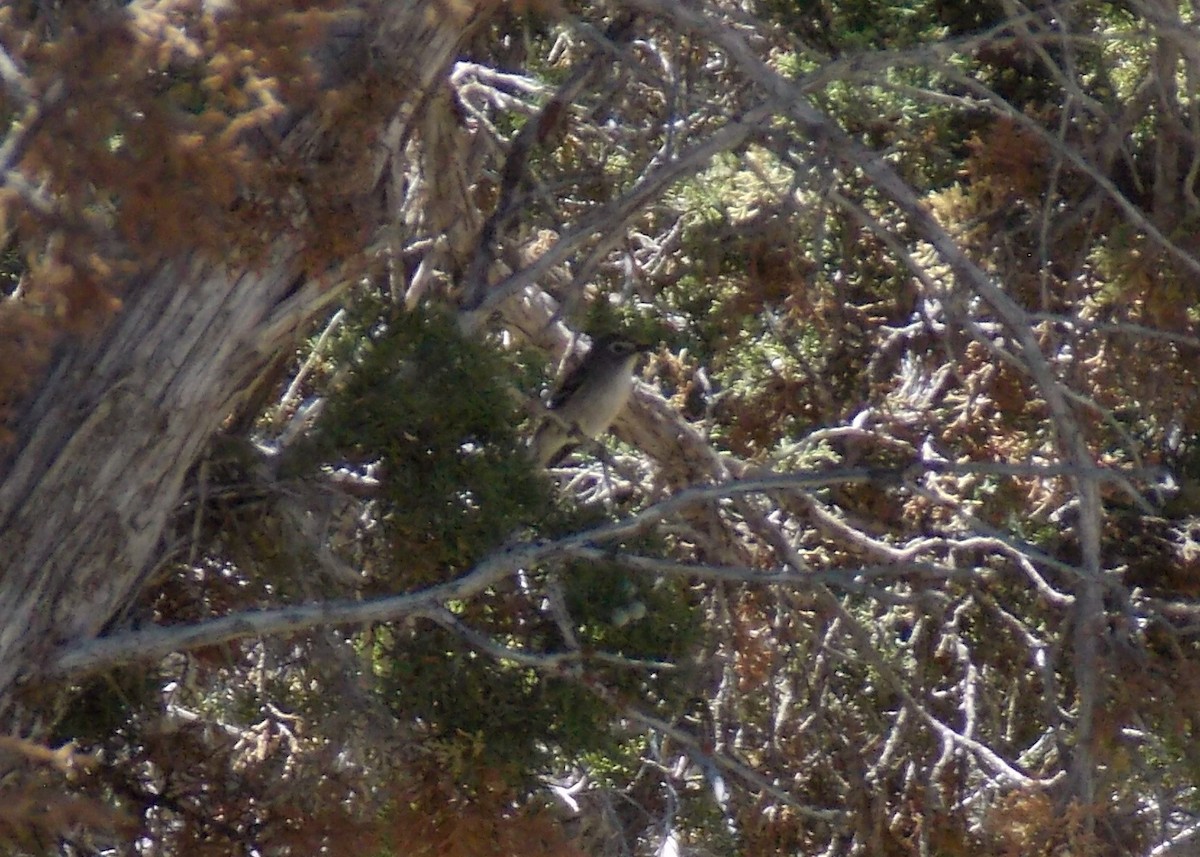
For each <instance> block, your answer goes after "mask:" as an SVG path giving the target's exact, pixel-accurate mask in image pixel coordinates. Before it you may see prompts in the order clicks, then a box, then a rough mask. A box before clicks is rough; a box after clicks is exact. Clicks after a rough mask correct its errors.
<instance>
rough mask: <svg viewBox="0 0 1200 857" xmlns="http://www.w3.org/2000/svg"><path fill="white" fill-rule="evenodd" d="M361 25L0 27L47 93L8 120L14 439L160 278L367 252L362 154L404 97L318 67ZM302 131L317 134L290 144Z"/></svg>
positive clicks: (234, 14)
mask: <svg viewBox="0 0 1200 857" xmlns="http://www.w3.org/2000/svg"><path fill="white" fill-rule="evenodd" d="M347 14H352V13H349V12H346V11H345V9H344V4H341V3H335V2H306V0H291V2H287V3H277V2H274V1H273V0H252V2H248V3H236V4H228V5H227V6H226V7H223V8H222V9H221V10H220V11H219V12H213V11H211V9H210V8H207V4H202V3H199V2H178V3H169V4H168V3H164V4H158V5H154V6H150V5H140V4H139V5H132V6H126V7H122V8H107V7H105V6H103V5H102V4H86V5H80V4H68V5H66V6H65V7H63V9H62V11H61V14H58V15H55V14H52V13H50V12H47V11H45V9H44V8H43V7H40V6H39V7H37V9H36V10H34V11H30V10H24V11H22V10H20V9H19V8H18V7H15V6H10V7H7V8H4V9H2V10H0V46H2V47H3V48H4V49H5V50H6V51H7V52H8V53H9V55H10V56H11V57H12V58H13V60H14V61H15V62H16V63H17V65H18V67H19V68H20V69H21V70H22V71H23V72H24V74H25V78H26V80H27V85H28V89H29V91H30V93H32V100H31V102H30V104H28V105H21V104H19V103H12V102H11V101H10V103H8V104H7V105H6V106H7V108H8V110H9V112H10V115H11V116H12V120H11V124H10V126H9V134H10V139H12V140H14V141H15V143H14V150H15V151H18V152H20V153H21V157H20V158H19V160H18V161H17V162H16V163H14V164H12V165H11V166H12V169H11V171H10V173H9V174H8V175H7V176H6V177H5V180H4V181H3V183H2V184H0V232H2V233H3V234H5V235H6V236H7V237H8V244H7V251H8V252H9V253H10V254H15V255H17V256H19V258H20V259H21V260H22V265H23V274H22V282H21V286H20V289H19V297H15V298H11V299H9V300H5V301H4V302H3V303H2V304H0V422H2V421H4V420H7V419H9V418H11V416H12V413H13V408H14V407H15V403H16V401H17V400H19V399H20V397H21V396H23V395H24V394H25V393H27V392H28V390H29V389H30V387H31V385H32V384H33V383H35V380H36V378H37V376H38V374H39V372H40V367H42V366H43V365H44V363H45V361H46V359H47V357H48V354H49V353H50V351H51V350H52V349H53V347H54V344H55V342H57V341H58V339H59V338H60V337H62V336H77V335H81V334H83V333H86V332H87V331H89V330H94V329H97V328H98V327H101V326H103V325H104V324H105V323H106V321H107V319H108V318H110V317H111V315H112V313H114V312H115V311H117V310H118V309H119V307H120V306H121V299H122V297H123V296H124V295H126V294H127V293H128V290H129V289H131V288H135V287H136V283H137V282H138V280H139V275H140V274H142V273H144V272H147V271H149V270H152V269H153V268H154V266H156V265H157V264H158V263H159V262H160V261H161V260H165V259H195V258H206V259H213V260H220V261H223V262H225V263H227V264H230V265H231V266H239V265H255V264H257V263H259V262H262V261H264V260H265V257H264V253H266V251H267V250H268V248H270V247H271V246H272V245H273V244H274V243H275V242H277V241H279V240H280V239H281V238H284V237H291V238H293V239H294V240H295V242H296V245H297V246H302V247H304V248H305V253H306V257H305V258H306V261H307V263H308V265H309V268H310V270H312V271H319V270H323V269H325V268H326V267H327V266H328V265H329V264H330V262H331V261H333V260H337V259H343V258H345V257H347V256H350V255H352V254H353V252H354V251H355V250H356V249H358V247H359V246H361V238H362V235H363V226H362V222H363V217H362V215H363V214H364V213H365V209H364V207H363V200H364V198H365V196H366V195H367V194H368V193H369V191H370V186H369V184H367V183H366V182H365V180H366V179H367V178H368V176H369V170H368V169H367V167H368V163H367V158H369V157H370V156H371V153H372V150H371V148H370V147H369V146H363V145H362V144H361V141H362V139H363V138H364V137H365V136H369V135H370V134H371V133H374V129H375V128H377V127H378V125H379V124H380V118H381V116H382V115H383V114H384V113H386V112H387V111H388V110H390V109H392V107H393V106H394V103H395V102H394V97H395V95H396V93H395V92H394V91H393V90H390V89H389V88H388V87H387V86H384V85H383V84H382V83H381V82H380V81H381V79H380V78H379V77H378V76H374V77H373V76H372V75H371V74H365V75H363V76H361V77H359V78H356V79H352V80H348V81H346V82H345V83H343V85H341V86H340V88H338V89H332V88H329V87H328V86H326V85H325V84H324V83H323V82H322V79H321V75H322V70H321V69H319V68H317V67H316V65H315V64H314V62H313V59H312V57H313V55H314V53H313V52H314V49H315V48H316V47H317V46H318V45H319V43H320V42H321V40H322V38H323V35H324V33H325V31H326V29H327V27H328V26H329V25H330V24H331V23H333V22H335V21H337V20H338V19H339V18H340V17H342V16H345V15H347ZM301 116H308V117H310V120H309V121H310V125H311V127H312V128H315V129H316V130H315V131H312V130H310V128H309V126H300V127H301V133H300V134H299V135H297V134H295V133H291V132H292V131H293V130H294V129H295V128H296V127H297V123H298V122H299V121H300V117H301ZM347 140H356V144H355V145H354V146H341V145H340V143H342V142H344V141H347ZM349 152H353V153H355V154H354V156H349V155H348V154H345V153H349ZM5 439H6V438H5V437H2V436H0V442H3V441H4V440H5Z"/></svg>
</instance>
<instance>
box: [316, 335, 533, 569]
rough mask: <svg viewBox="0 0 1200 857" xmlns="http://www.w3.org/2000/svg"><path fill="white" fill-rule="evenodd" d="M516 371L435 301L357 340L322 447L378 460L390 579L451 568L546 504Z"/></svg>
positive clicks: (320, 435)
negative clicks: (515, 387)
mask: <svg viewBox="0 0 1200 857" xmlns="http://www.w3.org/2000/svg"><path fill="white" fill-rule="evenodd" d="M362 324H363V327H367V326H368V324H369V320H368V319H366V318H364V319H363V320H362ZM359 329H361V328H359ZM353 331H354V326H351V328H350V329H349V332H348V333H349V335H352V334H353ZM509 371H510V370H509V369H508V367H507V366H506V365H505V364H504V362H503V361H502V360H501V359H500V358H499V357H498V356H497V354H496V353H495V352H494V351H493V350H492V349H491V348H489V347H488V345H487V344H486V343H484V342H479V341H471V340H468V339H466V338H464V337H463V336H462V335H461V334H460V333H459V331H458V329H457V328H456V326H455V324H454V321H453V320H452V319H451V318H450V317H449V316H447V315H445V314H440V313H435V312H426V311H417V312H412V313H398V314H396V315H395V316H393V317H391V318H389V319H388V320H387V321H386V322H384V323H380V324H377V325H376V331H375V332H374V333H373V334H371V335H370V337H369V338H368V339H367V340H366V341H365V342H363V343H362V345H361V346H360V347H359V349H358V351H357V353H356V354H355V356H354V360H353V369H352V371H351V372H350V374H349V376H348V377H347V378H346V379H345V381H344V383H343V384H342V385H341V387H340V388H339V389H338V390H337V391H336V392H335V393H334V394H333V395H332V396H331V398H330V400H329V403H328V407H327V409H326V411H325V413H324V415H323V417H322V420H321V424H320V426H319V427H318V431H317V437H316V440H315V443H314V449H313V453H314V459H315V460H318V461H325V462H329V463H330V464H333V465H336V464H337V463H339V462H350V463H352V464H355V465H359V466H365V465H377V467H378V472H379V475H380V480H381V496H380V498H379V500H378V506H379V509H378V516H377V520H378V521H379V524H380V526H381V527H383V529H384V531H385V532H386V533H387V536H388V539H389V541H390V543H391V547H392V550H393V552H394V558H395V566H394V569H393V570H391V571H390V572H384V573H382V578H383V579H382V581H381V584H380V585H382V586H385V587H386V588H388V589H389V590H391V591H394V590H395V589H397V588H407V587H411V586H414V585H420V584H425V583H429V582H432V581H436V580H444V579H447V578H449V577H453V576H454V575H456V574H457V573H459V572H461V571H463V570H464V569H466V568H468V567H469V566H470V565H471V564H472V563H473V562H474V561H475V560H476V559H477V558H479V557H480V556H482V555H483V554H484V553H486V552H487V551H488V550H489V549H491V548H493V547H495V546H496V545H498V544H499V543H501V542H502V541H503V540H504V539H505V538H506V537H508V536H510V535H511V534H512V533H513V531H514V529H515V528H517V527H519V526H521V525H522V524H524V523H527V522H529V521H532V520H535V519H536V518H538V517H539V516H540V515H541V514H543V512H544V511H545V510H546V509H547V508H548V506H547V503H548V497H547V495H546V492H545V486H544V483H543V482H542V481H541V480H540V479H539V478H538V476H537V474H535V473H534V472H533V471H532V469H531V467H530V464H529V461H528V458H527V456H526V455H525V454H524V450H523V449H522V447H521V443H520V441H519V439H518V436H517V432H516V428H517V426H518V425H519V423H520V419H521V418H520V415H519V413H518V411H517V408H516V406H515V403H514V399H513V398H512V397H511V396H510V394H509V392H508V389H507V387H506V385H505V382H506V378H507V377H508V375H509Z"/></svg>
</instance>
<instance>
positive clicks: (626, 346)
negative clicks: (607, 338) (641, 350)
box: [609, 339, 634, 356]
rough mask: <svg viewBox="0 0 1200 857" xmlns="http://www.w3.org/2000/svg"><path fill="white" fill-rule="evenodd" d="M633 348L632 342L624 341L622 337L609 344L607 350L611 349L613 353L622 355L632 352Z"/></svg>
mask: <svg viewBox="0 0 1200 857" xmlns="http://www.w3.org/2000/svg"><path fill="white" fill-rule="evenodd" d="M633 348H634V345H633V343H632V342H626V341H625V340H624V339H618V340H617V341H616V342H614V343H613V344H612V345H611V346H609V350H611V351H612V353H613V354H616V355H619V356H624V355H626V354H632V353H633Z"/></svg>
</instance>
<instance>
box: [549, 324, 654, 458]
mask: <svg viewBox="0 0 1200 857" xmlns="http://www.w3.org/2000/svg"><path fill="white" fill-rule="evenodd" d="M647 350H648V347H647V346H645V345H641V344H639V343H637V342H634V341H633V340H631V339H629V338H628V337H625V336H621V335H619V334H609V335H607V336H602V337H600V338H599V339H597V340H596V341H595V343H594V344H593V345H592V350H591V351H589V352H588V353H587V356H586V357H584V358H583V361H582V362H581V363H580V364H579V365H578V366H576V367H575V369H574V370H573V371H571V372H570V373H568V374H567V377H566V378H564V379H563V382H562V384H560V385H559V387H558V389H556V390H555V391H554V393H553V394H552V395H551V396H550V400H549V401H548V402H547V403H546V407H547V408H548V411H547V413H546V416H545V419H544V420H543V421H542V424H541V426H540V427H539V428H538V430H537V433H536V434H534V436H533V441H532V442H531V443H530V448H531V450H532V453H533V460H534V461H535V462H536V463H537V466H538V467H549V466H551V465H553V464H555V463H557V462H558V461H559V459H561V458H562V457H563V456H564V455H566V454H567V453H568V452H570V451H571V449H572V448H574V447H576V446H578V445H579V443H580V442H582V441H583V440H586V439H592V440H594V439H595V438H597V437H599V436H600V435H602V434H604V432H606V431H608V427H609V426H610V425H612V422H613V420H615V419H616V418H617V414H619V413H621V409H622V408H624V407H625V403H626V402H628V401H629V394H630V393H631V392H633V367H634V365H635V364H636V363H637V359H638V356H639V355H640V354H641V353H642V352H643V351H647Z"/></svg>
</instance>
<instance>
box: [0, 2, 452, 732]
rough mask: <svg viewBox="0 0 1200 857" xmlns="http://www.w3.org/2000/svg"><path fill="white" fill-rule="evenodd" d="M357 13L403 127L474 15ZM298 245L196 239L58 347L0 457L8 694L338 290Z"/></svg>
mask: <svg viewBox="0 0 1200 857" xmlns="http://www.w3.org/2000/svg"><path fill="white" fill-rule="evenodd" d="M361 11H362V12H363V14H362V15H360V16H359V17H358V18H357V19H356V20H357V21H358V24H357V26H355V27H353V28H351V29H352V30H353V32H351V33H348V32H347V31H346V28H345V27H339V29H340V30H341V32H339V33H338V34H337V35H336V37H331V38H334V39H335V41H334V42H332V43H331V45H330V56H333V55H335V54H336V56H337V57H338V61H339V62H341V61H344V60H345V58H346V57H349V56H357V57H359V67H360V70H366V69H365V66H366V65H370V66H371V70H372V71H375V72H378V71H380V70H381V67H382V70H384V71H386V72H387V73H388V74H391V75H394V76H395V77H394V79H395V80H398V81H399V82H400V83H401V84H402V86H401V87H400V88H399V91H401V92H403V93H405V95H404V96H403V97H402V103H400V104H397V106H396V113H395V114H394V116H393V118H392V119H391V121H390V122H389V129H381V135H380V137H381V138H383V137H385V136H386V137H387V138H389V139H393V140H396V139H402V138H405V137H406V136H407V129H408V128H410V127H412V126H413V125H414V123H415V120H416V119H417V108H418V107H419V105H421V104H422V103H423V102H424V101H425V94H426V93H427V92H428V91H429V90H430V88H431V87H433V86H436V85H438V83H439V82H440V80H441V78H442V76H443V74H444V72H445V70H446V68H447V66H448V64H449V62H450V61H451V60H452V59H453V53H454V50H455V48H456V46H457V44H458V41H459V40H460V38H461V36H462V34H463V32H464V31H465V30H466V29H467V28H469V26H470V25H471V22H470V21H468V20H466V19H465V18H459V17H456V16H455V15H454V10H453V9H452V8H451V7H450V6H449V5H448V4H444V3H441V2H438V0H430V2H418V0H412V1H411V2H403V3H396V2H393V3H379V4H376V5H373V6H371V7H367V8H364V9H362V10H361ZM364 57H369V58H370V59H369V60H368V61H364V60H363V58H364ZM350 68H351V69H353V65H351V66H350ZM347 73H353V71H351V72H347V69H346V67H343V68H342V69H341V71H340V75H341V77H342V78H343V79H344V78H345V75H346V74H347ZM305 119H306V117H303V116H296V117H293V120H294V121H291V122H289V125H290V127H291V128H292V130H291V131H290V133H289V138H290V139H286V140H285V141H284V144H285V145H287V146H289V147H290V146H304V147H305V148H302V149H297V150H299V151H309V150H310V148H311V150H313V151H317V150H319V140H318V139H317V137H318V136H319V132H314V131H312V130H311V129H312V128H319V127H320V122H319V120H318V121H313V122H306V121H305ZM384 130H390V131H391V134H388V135H385V134H383V133H382V132H383V131H384ZM299 135H308V139H304V140H299V139H296V138H297V137H298V136H299ZM314 142H316V143H317V145H313V144H314ZM394 155H395V153H394V152H390V153H385V154H384V155H383V156H381V158H380V164H379V170H380V176H379V177H380V179H384V178H385V174H386V173H387V172H389V171H396V172H402V166H401V165H399V164H397V163H394ZM388 185H389V182H387V181H382V180H381V181H378V182H377V183H376V187H378V188H386V187H387V186H388ZM379 210H380V211H381V212H386V210H387V206H386V204H385V205H381V206H380V209H379ZM381 219H382V218H381ZM378 225H379V226H382V223H381V224H378ZM301 250H302V248H300V247H297V246H295V241H294V240H292V239H289V238H287V237H286V236H281V237H280V239H279V241H278V243H277V245H276V247H275V248H274V249H273V252H272V254H271V256H270V259H271V261H270V264H268V265H265V266H260V267H259V268H256V269H254V270H237V269H230V268H228V267H225V266H223V265H221V264H219V263H216V262H212V261H204V260H202V259H199V258H197V257H196V256H195V254H193V253H190V252H189V251H188V250H187V249H186V248H184V249H182V250H181V252H180V254H179V256H178V257H177V258H176V259H174V260H173V261H171V262H169V263H167V264H164V265H162V266H160V267H157V268H156V269H155V270H152V271H147V272H145V274H144V275H143V276H142V277H140V278H139V279H138V281H137V282H136V283H134V284H133V286H132V287H131V288H129V289H128V290H127V291H126V295H127V297H126V299H125V305H124V307H123V308H122V309H121V311H120V312H119V313H118V314H117V316H116V317H115V318H114V319H113V321H112V322H111V324H110V325H109V326H108V327H107V328H106V329H105V330H103V331H102V332H100V333H98V334H96V335H94V336H93V337H91V338H89V339H87V340H85V341H72V342H70V343H68V344H66V345H65V346H64V347H63V348H62V349H61V351H60V353H58V354H57V355H56V358H55V359H54V361H53V362H52V364H51V366H50V368H49V371H48V372H47V374H46V376H45V377H44V378H43V379H42V380H41V381H40V382H39V384H38V385H37V387H36V391H35V393H34V394H33V395H32V396H31V397H30V399H29V401H28V402H27V403H26V404H25V405H24V407H23V409H22V411H21V412H20V414H19V415H18V418H17V420H16V421H15V423H14V425H13V426H12V427H13V429H14V431H15V434H16V438H17V440H16V442H15V444H14V445H13V446H12V447H10V448H9V449H8V450H7V452H6V455H5V456H4V458H3V459H2V460H0V709H3V708H6V707H7V705H8V703H9V702H10V701H11V693H12V690H13V688H14V686H15V685H16V684H17V683H19V682H20V681H22V680H33V681H36V680H37V679H38V677H39V675H40V674H41V672H42V670H43V669H44V667H45V665H46V664H47V663H48V662H49V659H50V658H51V657H52V655H53V653H54V651H55V650H56V649H58V648H60V647H62V646H64V645H70V644H78V643H79V642H81V641H83V640H86V639H88V638H90V637H93V636H95V635H96V634H97V633H98V632H100V630H101V629H102V628H103V627H104V625H105V623H106V622H108V621H110V620H111V618H112V617H114V616H115V615H117V614H119V613H120V612H121V611H122V609H124V608H125V606H126V605H127V604H128V603H129V602H130V601H131V599H133V598H134V597H135V596H136V594H137V592H138V589H139V586H140V585H141V583H142V582H143V581H144V579H145V577H146V575H147V574H148V572H149V570H150V569H151V568H152V567H153V565H154V563H155V561H156V558H157V556H158V555H159V552H160V550H161V548H160V542H161V539H162V536H163V533H164V530H165V528H166V527H167V525H168V523H169V521H170V518H171V515H172V510H173V509H174V508H175V506H176V504H177V502H178V499H179V496H180V492H181V487H182V485H183V483H184V479H185V476H186V474H187V473H188V470H189V469H190V468H191V467H192V465H193V464H194V462H195V461H196V460H197V458H198V456H199V455H200V454H201V453H202V451H203V449H204V447H205V445H206V443H207V442H208V440H209V438H210V437H211V436H212V434H213V433H214V432H215V431H216V430H217V429H218V428H219V427H220V425H221V423H222V422H223V421H224V420H225V419H226V418H227V417H228V416H229V415H230V414H231V413H234V412H235V411H237V410H238V405H239V400H240V398H241V397H243V396H244V395H245V394H246V392H247V391H248V390H249V388H251V387H252V385H253V384H254V382H255V381H256V379H258V378H259V377H260V376H261V374H262V373H263V371H264V369H266V368H267V367H269V366H270V365H271V364H272V363H273V362H274V361H275V360H276V359H278V357H279V355H281V354H282V353H283V351H284V350H285V349H287V348H288V347H289V346H291V345H292V344H293V343H294V342H295V339H296V337H297V335H298V334H301V333H303V332H304V331H305V329H306V327H307V324H308V323H309V322H310V321H311V320H312V319H313V318H314V317H315V316H316V315H318V314H319V313H321V312H322V310H323V309H324V308H325V307H326V306H327V305H328V304H329V302H330V301H331V300H332V299H334V298H335V297H336V291H337V287H336V286H334V285H331V284H330V283H329V282H327V281H326V282H315V281H311V280H306V279H304V278H303V275H302V273H301V271H302V269H301V264H300V255H301V253H300V251H301Z"/></svg>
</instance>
